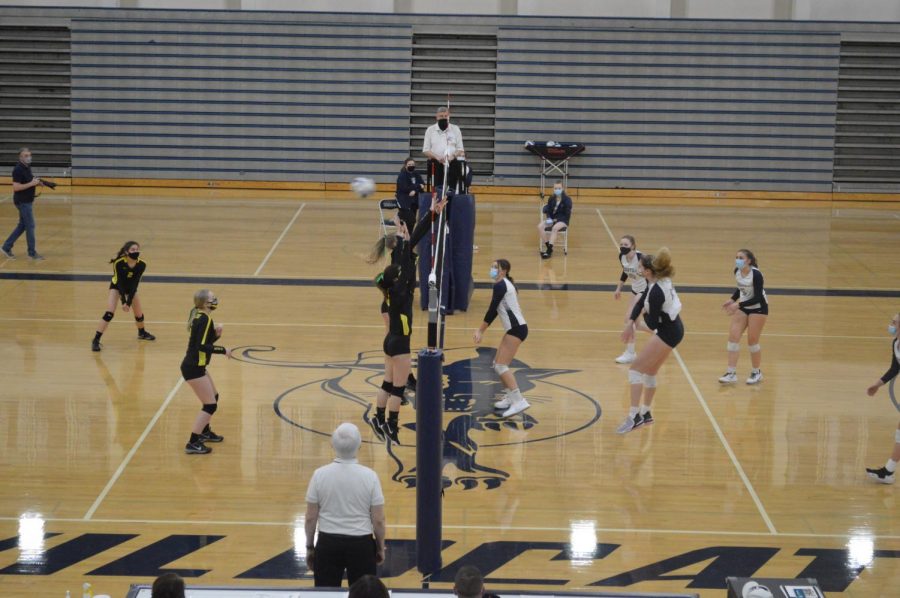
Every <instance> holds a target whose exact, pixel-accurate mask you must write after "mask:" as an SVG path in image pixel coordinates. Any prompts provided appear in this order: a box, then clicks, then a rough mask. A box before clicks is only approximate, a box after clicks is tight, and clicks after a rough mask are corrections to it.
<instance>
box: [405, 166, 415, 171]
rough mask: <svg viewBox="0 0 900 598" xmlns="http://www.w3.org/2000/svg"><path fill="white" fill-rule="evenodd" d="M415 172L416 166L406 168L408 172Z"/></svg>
mask: <svg viewBox="0 0 900 598" xmlns="http://www.w3.org/2000/svg"><path fill="white" fill-rule="evenodd" d="M415 171H416V166H415V165H412V166H407V167H406V172H415Z"/></svg>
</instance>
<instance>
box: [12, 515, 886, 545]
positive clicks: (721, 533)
mask: <svg viewBox="0 0 900 598" xmlns="http://www.w3.org/2000/svg"><path fill="white" fill-rule="evenodd" d="M20 519H21V517H0V521H19V520H20ZM44 521H46V522H48V523H103V524H113V523H115V524H134V525H182V526H183V525H206V526H217V525H237V526H248V527H297V526H298V525H301V524H302V518H300V519H298V520H294V521H203V520H197V519H91V520H90V521H87V520H85V519H76V518H66V517H59V518H54V517H49V518H46V519H44ZM388 527H389V528H394V529H415V528H416V526H415V524H405V523H397V524H392V523H388ZM442 527H443V528H444V529H458V530H497V531H529V532H566V533H569V532H571V531H572V528H571V527H537V526H504V525H443V526H442ZM596 531H597V532H600V533H621V534H677V535H688V536H754V537H771V536H773V535H777V536H779V537H785V538H838V539H846V538H850V537H853V536H854V533H853V532H847V533H843V534H816V533H809V532H778V533H777V534H773V533H771V532H752V531H732V530H694V529H653V528H617V527H605V528H604V527H598V528H596ZM866 537H867V538H871V539H872V540H900V535H868V534H866Z"/></svg>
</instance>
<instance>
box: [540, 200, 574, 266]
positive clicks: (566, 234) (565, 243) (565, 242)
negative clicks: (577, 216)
mask: <svg viewBox="0 0 900 598" xmlns="http://www.w3.org/2000/svg"><path fill="white" fill-rule="evenodd" d="M545 205H546V203H545V202H544V200H543V199H540V200H538V212H539V213H540V215H541V222H545V223H546V220H547V218H546V217H545V216H544V206H545ZM572 211H573V212H574V211H575V208H572ZM570 218H571V216H570ZM552 228H553V227H552V226H546V224H545V225H544V231H545V232H550V230H551V229H552ZM556 236H557V240H559V238H560V237H562V242H563V254H564V255H569V226H568V225H566V226H565V227H563V228H562V229H560V231H559V232H557V233H556ZM543 250H544V241H543V240H542V239H541V237H540V235H538V251H543Z"/></svg>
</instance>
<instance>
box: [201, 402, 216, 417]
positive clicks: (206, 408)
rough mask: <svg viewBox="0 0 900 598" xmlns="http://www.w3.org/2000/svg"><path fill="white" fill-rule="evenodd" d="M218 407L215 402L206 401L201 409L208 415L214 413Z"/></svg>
mask: <svg viewBox="0 0 900 598" xmlns="http://www.w3.org/2000/svg"><path fill="white" fill-rule="evenodd" d="M218 408H219V406H218V405H217V404H216V403H208V404H204V405H203V411H206V412H207V413H209V414H210V415H212V414H213V413H215V412H216V409H218Z"/></svg>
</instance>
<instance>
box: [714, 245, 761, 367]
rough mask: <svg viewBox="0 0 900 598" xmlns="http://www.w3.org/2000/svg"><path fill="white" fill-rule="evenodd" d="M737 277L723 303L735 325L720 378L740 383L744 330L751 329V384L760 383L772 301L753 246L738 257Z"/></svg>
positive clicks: (739, 251)
mask: <svg viewBox="0 0 900 598" xmlns="http://www.w3.org/2000/svg"><path fill="white" fill-rule="evenodd" d="M734 265H735V268H734V279H735V282H736V283H737V288H736V289H735V291H734V293H733V294H732V295H731V299H729V300H728V301H726V302H725V303H724V304H722V309H723V310H725V313H727V314H728V315H730V316H731V327H730V328H729V329H728V346H727V349H728V369H727V370H725V375H723V376H722V377H721V378H719V382H721V383H722V384H733V383H735V382H737V362H738V356H739V355H740V353H739V352H740V350H741V346H740V344H739V343H740V342H741V336H742V335H743V334H744V330H746V331H747V344H748V345H749V348H750V362H751V365H752V366H753V369H752V370H750V377H749V378H747V384H759V383H760V382H762V379H763V375H762V370H760V369H759V366H760V365H761V364H762V350H761V348H760V346H759V337H760V336H761V335H762V330H763V327H764V326H765V325H766V320H767V319H768V317H769V302H768V299H767V298H766V291H765V289H764V288H763V282H764V281H763V275H762V272H760V271H759V268H758V264H757V262H756V256H755V255H753V252H752V251H750V250H749V249H739V250H738V252H737V254H736V255H735V258H734Z"/></svg>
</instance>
